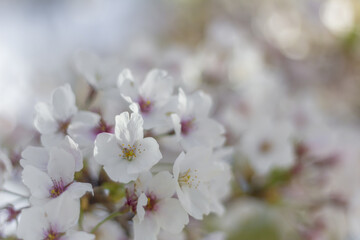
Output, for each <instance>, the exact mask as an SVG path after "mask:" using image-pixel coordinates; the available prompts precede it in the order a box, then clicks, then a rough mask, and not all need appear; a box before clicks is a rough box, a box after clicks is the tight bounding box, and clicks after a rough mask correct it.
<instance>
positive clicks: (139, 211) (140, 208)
mask: <svg viewBox="0 0 360 240" xmlns="http://www.w3.org/2000/svg"><path fill="white" fill-rule="evenodd" d="M147 202H148V199H147V197H146V195H145V193H142V194H141V195H140V197H139V198H138V201H137V205H136V215H137V217H138V218H139V222H142V221H143V220H144V217H145V209H144V207H145V206H146V205H147Z"/></svg>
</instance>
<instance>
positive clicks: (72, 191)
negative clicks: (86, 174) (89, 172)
mask: <svg viewBox="0 0 360 240" xmlns="http://www.w3.org/2000/svg"><path fill="white" fill-rule="evenodd" d="M66 192H68V193H69V195H71V196H72V197H73V198H77V199H80V198H81V197H82V196H84V195H85V193H86V192H91V193H92V194H94V192H93V188H92V185H91V184H90V183H81V182H74V183H72V184H70V186H69V187H68V188H66Z"/></svg>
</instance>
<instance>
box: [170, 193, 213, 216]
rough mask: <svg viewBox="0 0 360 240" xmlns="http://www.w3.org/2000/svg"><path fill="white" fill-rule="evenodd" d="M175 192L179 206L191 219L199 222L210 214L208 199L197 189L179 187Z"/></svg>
mask: <svg viewBox="0 0 360 240" xmlns="http://www.w3.org/2000/svg"><path fill="white" fill-rule="evenodd" d="M176 192H177V195H178V198H179V200H180V202H181V205H182V206H183V208H184V209H185V210H186V211H187V212H188V213H189V215H191V216H192V217H193V218H195V219H198V220H201V219H203V215H207V214H209V213H210V206H209V199H208V197H207V196H206V195H204V194H203V193H202V192H201V191H200V190H199V189H192V188H186V187H185V188H182V189H180V187H179V188H177V191H176Z"/></svg>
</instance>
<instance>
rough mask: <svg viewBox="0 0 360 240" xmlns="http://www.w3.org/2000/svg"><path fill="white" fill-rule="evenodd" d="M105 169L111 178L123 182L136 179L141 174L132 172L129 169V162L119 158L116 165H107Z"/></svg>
mask: <svg viewBox="0 0 360 240" xmlns="http://www.w3.org/2000/svg"><path fill="white" fill-rule="evenodd" d="M104 170H105V172H106V173H107V175H108V176H109V177H110V178H111V180H113V181H116V182H121V183H128V182H130V181H134V180H136V178H137V177H138V176H139V174H137V173H135V174H131V173H129V171H128V163H127V162H125V161H124V160H119V163H117V164H115V165H105V166H104Z"/></svg>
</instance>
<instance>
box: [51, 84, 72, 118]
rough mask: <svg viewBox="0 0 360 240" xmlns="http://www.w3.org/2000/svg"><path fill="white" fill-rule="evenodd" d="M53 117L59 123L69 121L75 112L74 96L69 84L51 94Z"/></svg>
mask: <svg viewBox="0 0 360 240" xmlns="http://www.w3.org/2000/svg"><path fill="white" fill-rule="evenodd" d="M52 104H53V111H54V116H55V118H56V119H58V120H60V121H67V120H69V119H70V118H71V117H72V116H73V115H74V114H75V113H76V112H77V107H76V105H75V95H74V93H73V91H72V89H71V87H70V85H69V84H65V85H64V86H61V87H58V88H56V89H55V90H54V92H53V93H52Z"/></svg>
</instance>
